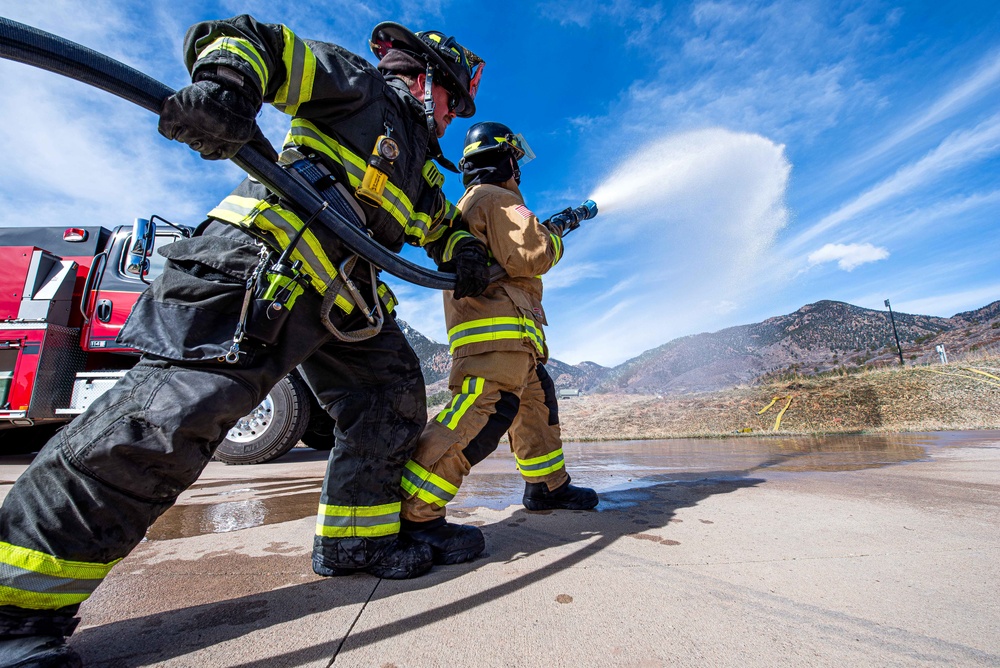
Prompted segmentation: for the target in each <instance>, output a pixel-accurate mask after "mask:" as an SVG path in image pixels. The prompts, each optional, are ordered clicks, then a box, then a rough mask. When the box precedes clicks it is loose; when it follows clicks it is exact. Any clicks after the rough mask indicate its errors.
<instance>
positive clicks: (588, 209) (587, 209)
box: [569, 199, 597, 225]
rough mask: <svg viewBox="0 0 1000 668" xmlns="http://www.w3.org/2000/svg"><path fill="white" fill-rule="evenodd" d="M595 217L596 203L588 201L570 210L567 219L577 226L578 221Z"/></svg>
mask: <svg viewBox="0 0 1000 668" xmlns="http://www.w3.org/2000/svg"><path fill="white" fill-rule="evenodd" d="M596 215H597V202H595V201H594V200H592V199H588V200H587V201H586V202H584V203H583V204H581V205H580V206H578V207H576V208H575V209H570V212H569V217H570V218H571V219H572V221H573V222H574V223H575V224H577V225H579V224H580V221H583V220H590V219H591V218H593V217H594V216H596Z"/></svg>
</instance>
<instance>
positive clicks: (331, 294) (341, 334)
mask: <svg viewBox="0 0 1000 668" xmlns="http://www.w3.org/2000/svg"><path fill="white" fill-rule="evenodd" d="M357 261H358V256H357V255H352V256H350V257H349V258H347V259H346V260H344V261H343V262H342V263H341V264H340V275H339V276H337V278H336V279H334V281H333V283H331V284H330V285H329V286H328V287H327V290H326V296H325V297H324V298H323V307H322V308H321V309H320V314H319V320H320V322H322V323H323V326H324V327H326V329H327V331H329V332H330V333H331V334H333V335H334V336H335V337H337V338H338V339H339V340H341V341H345V342H348V343H355V342H357V341H364V340H366V339H370V338H372V337H373V336H375V335H376V334H378V333H379V332H381V331H382V324H383V323H384V322H385V314H384V313H382V300H381V299H379V296H378V272H376V271H375V265H373V264H372V263H370V262H369V263H368V268H369V270H370V271H371V283H372V300H373V303H374V306H372V308H371V309H368V307H367V305H366V304H365V300H364V298H363V297H362V296H361V293H360V292H359V291H358V288H357V286H355V285H354V281H352V280H351V278H350V274H351V270H353V269H354V265H355V264H357ZM342 288H347V292H348V294H349V295H350V296H351V299H353V300H354V303H355V304H357V306H358V308H359V309H361V310H362V311H363V312H364V314H365V318H367V319H368V327H362V328H361V329H356V330H354V331H351V332H345V331H342V330H340V329H338V328H337V326H336V325H334V324H333V323H332V322H331V321H330V312H331V311H332V310H333V308H334V306H335V305H336V302H335V300H336V298H337V295H339V294H340V293H341V289H342Z"/></svg>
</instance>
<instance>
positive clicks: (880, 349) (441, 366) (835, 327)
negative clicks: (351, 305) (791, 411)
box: [401, 300, 1000, 394]
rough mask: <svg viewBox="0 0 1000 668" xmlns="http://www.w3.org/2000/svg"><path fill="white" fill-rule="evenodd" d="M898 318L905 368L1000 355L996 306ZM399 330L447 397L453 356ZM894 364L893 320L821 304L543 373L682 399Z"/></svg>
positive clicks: (609, 389)
mask: <svg viewBox="0 0 1000 668" xmlns="http://www.w3.org/2000/svg"><path fill="white" fill-rule="evenodd" d="M893 316H894V319H895V325H896V331H897V332H898V334H899V340H900V344H901V346H902V348H903V354H904V359H906V361H907V363H908V364H925V363H929V362H931V361H936V360H937V359H938V353H937V352H936V350H935V348H936V346H938V345H943V346H944V347H945V350H946V352H947V353H949V354H956V353H962V352H968V351H971V350H977V349H980V348H983V347H993V346H997V345H1000V300H998V301H995V302H992V303H990V304H987V305H986V306H983V307H981V308H979V309H975V310H972V311H964V312H961V313H957V314H955V315H953V316H952V317H950V318H943V317H939V316H926V315H919V314H910V313H898V312H893ZM401 327H403V328H404V333H405V334H407V338H408V339H410V342H411V345H413V346H414V349H415V350H416V351H417V354H418V356H420V358H421V368H422V370H423V371H424V376H425V379H426V380H427V383H428V386H431V385H435V384H436V385H437V386H438V387H439V389H444V388H445V387H446V379H447V377H448V370H449V369H450V364H451V359H450V356H449V355H448V346H446V345H444V344H438V343H434V342H433V341H431V340H430V339H428V338H427V337H424V336H423V335H421V334H419V332H416V330H413V329H412V328H410V327H409V326H406V325H405V323H401ZM898 360H899V353H898V351H897V350H896V345H895V337H894V334H893V327H892V321H891V320H890V316H889V313H888V312H886V311H878V310H874V309H866V308H863V307H860V306H854V305H853V304H848V303H846V302H840V301H834V300H820V301H818V302H814V303H812V304H806V305H804V306H802V307H801V308H799V309H798V310H796V311H794V312H792V313H788V314H784V315H778V316H773V317H770V318H767V319H765V320H763V321H761V322H757V323H750V324H746V325H736V326H733V327H727V328H725V329H721V330H719V331H717V332H702V333H699V334H691V335H688V336H683V337H679V338H676V339H672V340H670V341H667V342H666V343H664V344H662V345H660V346H657V347H655V348H651V349H649V350H646V351H644V352H642V353H640V354H639V355H637V356H636V357H633V358H631V359H629V360H626V361H625V362H623V363H621V364H619V365H617V366H615V367H610V368H609V367H604V366H601V365H599V364H596V363H594V362H581V363H579V364H572V365H571V364H567V363H565V362H561V361H559V360H557V359H550V360H549V362H548V364H547V368H548V370H549V374H550V375H551V376H552V378H553V380H554V381H555V384H556V387H558V388H575V389H580V390H584V391H587V392H593V393H626V394H685V393H690V392H705V391H713V390H719V389H724V388H727V387H734V386H737V385H746V384H753V383H757V382H764V381H767V380H770V379H775V378H781V377H783V376H787V375H816V374H822V373H825V372H830V371H840V372H843V373H848V372H851V371H854V370H861V369H864V368H871V367H874V366H881V365H885V364H892V363H896V364H898ZM442 379H445V381H444V385H441V383H442Z"/></svg>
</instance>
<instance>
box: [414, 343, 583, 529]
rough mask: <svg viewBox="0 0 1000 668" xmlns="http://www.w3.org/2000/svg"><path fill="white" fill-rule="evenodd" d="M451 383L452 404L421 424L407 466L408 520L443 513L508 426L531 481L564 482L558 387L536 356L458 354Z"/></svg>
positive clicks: (520, 465)
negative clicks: (465, 480)
mask: <svg viewBox="0 0 1000 668" xmlns="http://www.w3.org/2000/svg"><path fill="white" fill-rule="evenodd" d="M449 386H450V388H451V391H452V394H453V397H452V401H451V403H450V404H448V406H447V407H445V409H444V410H442V411H441V412H440V413H438V415H437V416H436V417H435V418H434V419H433V420H431V421H430V422H429V423H428V424H427V426H426V427H425V428H424V431H423V433H422V434H421V436H420V440H419V442H418V443H417V450H416V452H415V453H414V455H413V459H412V460H410V461H409V462H407V464H406V470H405V471H404V472H403V481H402V487H403V491H404V493H405V494H406V495H407V496H406V499H405V500H404V502H403V514H402V516H403V519H404V520H409V521H414V522H425V521H429V520H433V519H437V518H439V517H444V516H445V505H446V504H447V503H448V502H449V501H451V500H452V499H453V498H454V497H455V494H457V493H458V488H459V487H461V485H462V480H463V479H464V478H465V476H467V475H468V474H469V471H470V470H471V468H472V467H473V466H475V465H476V464H478V463H479V462H481V461H482V460H484V459H486V457H487V456H488V455H489V454H490V453H491V452H493V451H494V450H496V448H497V445H498V444H499V442H500V438H501V437H502V436H503V435H504V432H508V433H509V436H510V447H511V450H512V451H513V453H514V458H515V460H516V461H517V468H518V470H519V471H520V472H521V476H522V477H523V478H524V480H525V481H526V482H533V483H540V482H544V483H546V485H547V486H548V488H549V489H550V490H553V489H556V488H557V487H559V486H560V485H562V484H563V483H564V482H566V480H567V478H568V477H569V476H568V475H567V473H566V467H565V463H564V461H563V451H562V440H561V439H560V437H559V413H558V405H557V403H556V392H555V385H554V384H553V382H552V379H551V378H550V377H549V374H548V372H547V371H546V370H545V366H544V365H543V364H541V363H539V362H537V361H536V359H535V357H534V355H532V354H531V353H528V352H523V353H522V352H510V351H497V352H490V353H483V354H480V355H470V356H468V357H458V358H455V359H454V360H453V361H452V370H451V377H450V379H449Z"/></svg>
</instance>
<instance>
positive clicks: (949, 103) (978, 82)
mask: <svg viewBox="0 0 1000 668" xmlns="http://www.w3.org/2000/svg"><path fill="white" fill-rule="evenodd" d="M998 85H1000V50H993V51H991V52H990V53H988V54H986V56H984V57H983V58H982V59H981V60H980V61H979V62H978V63H977V64H976V65H975V66H974V68H973V71H972V73H971V74H969V75H967V76H965V77H964V78H962V79H961V80H960V81H957V82H956V83H955V84H954V86H953V87H952V88H950V89H949V90H947V91H945V93H944V94H942V95H941V96H940V97H939V98H937V99H936V100H933V101H932V102H931V103H930V104H929V105H928V106H927V107H926V108H925V109H922V110H921V111H920V113H919V115H917V116H916V117H915V118H913V119H912V120H909V121H907V122H904V123H903V125H902V126H901V127H899V129H898V130H896V131H895V132H892V133H890V134H889V136H887V137H886V138H885V139H883V140H881V141H880V142H878V143H877V144H875V145H874V146H872V147H871V148H870V149H868V150H867V151H865V152H863V153H861V154H860V155H858V156H857V157H855V158H854V159H852V160H851V161H850V162H849V163H847V164H846V165H843V166H842V168H841V170H842V171H844V172H854V171H855V170H857V169H858V168H859V167H860V166H862V165H865V164H867V163H869V162H871V161H872V160H874V159H875V158H878V157H880V156H882V155H884V154H885V153H887V152H888V151H890V150H892V149H893V148H895V147H897V146H899V145H900V144H902V143H904V142H906V141H907V140H908V139H912V138H913V137H915V136H917V135H919V134H920V133H921V132H923V131H925V130H927V129H928V128H931V127H933V126H934V125H937V124H938V123H940V122H942V121H944V120H946V119H948V118H951V117H952V116H954V115H956V114H958V113H960V112H962V111H964V110H965V109H967V108H968V107H969V106H970V105H972V104H974V103H975V102H977V101H979V100H980V99H982V97H983V96H984V95H985V94H986V93H988V92H990V91H991V90H994V89H995V88H997V86H998Z"/></svg>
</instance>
